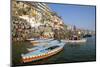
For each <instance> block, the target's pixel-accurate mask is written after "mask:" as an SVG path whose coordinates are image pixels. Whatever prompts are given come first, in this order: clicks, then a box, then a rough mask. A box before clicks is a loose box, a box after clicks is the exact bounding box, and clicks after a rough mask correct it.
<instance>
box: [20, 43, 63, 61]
mask: <svg viewBox="0 0 100 67" xmlns="http://www.w3.org/2000/svg"><path fill="white" fill-rule="evenodd" d="M64 45H65V43H64V42H61V43H59V44H56V43H55V45H54V44H52V45H49V46H47V47H45V48H42V47H41V49H38V50H35V51H31V52H29V53H26V54H22V55H21V56H22V60H23V62H24V63H26V62H32V61H36V60H39V59H43V58H47V57H49V56H52V55H54V54H56V53H58V52H60V51H61V50H62V49H63V47H64Z"/></svg>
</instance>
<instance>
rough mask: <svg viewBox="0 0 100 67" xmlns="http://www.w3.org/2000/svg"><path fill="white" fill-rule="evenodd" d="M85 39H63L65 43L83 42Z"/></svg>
mask: <svg viewBox="0 0 100 67" xmlns="http://www.w3.org/2000/svg"><path fill="white" fill-rule="evenodd" d="M86 41H87V39H81V40H64V42H66V43H84V42H86Z"/></svg>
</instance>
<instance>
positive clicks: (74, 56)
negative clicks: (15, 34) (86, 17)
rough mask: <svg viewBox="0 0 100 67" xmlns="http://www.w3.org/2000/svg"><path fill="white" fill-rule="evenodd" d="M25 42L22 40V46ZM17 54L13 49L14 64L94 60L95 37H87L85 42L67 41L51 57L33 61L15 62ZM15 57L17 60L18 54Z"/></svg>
mask: <svg viewBox="0 0 100 67" xmlns="http://www.w3.org/2000/svg"><path fill="white" fill-rule="evenodd" d="M22 44H23V43H22ZM25 44H26V43H25V42H24V47H27V45H25ZM21 47H23V46H21ZM28 47H29V45H28ZM30 47H31V46H30ZM23 49H24V48H23ZM13 50H14V49H13ZM24 51H25V50H24ZM18 52H19V50H18ZM17 54H18V53H17ZM17 54H16V50H15V53H14V51H13V62H14V63H13V64H14V65H33V64H51V63H69V62H81V61H95V60H96V44H95V37H90V38H87V42H86V43H79V44H76V43H74V44H70V43H67V44H66V45H65V46H64V50H63V51H61V52H59V53H58V54H56V55H54V56H51V57H48V58H45V59H42V60H38V61H35V62H30V63H24V64H23V63H20V62H17V61H15V57H16V56H17ZM16 58H17V59H18V60H20V58H18V56H17V57H16Z"/></svg>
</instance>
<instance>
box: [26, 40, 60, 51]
mask: <svg viewBox="0 0 100 67" xmlns="http://www.w3.org/2000/svg"><path fill="white" fill-rule="evenodd" d="M58 43H59V41H57V40H53V41H50V42H48V43H38V45H36V46H33V48H27V50H28V51H35V50H38V49H42V48H45V47H48V46H49V45H55V44H58Z"/></svg>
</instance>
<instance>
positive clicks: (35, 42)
mask: <svg viewBox="0 0 100 67" xmlns="http://www.w3.org/2000/svg"><path fill="white" fill-rule="evenodd" d="M52 40H53V39H38V40H31V41H30V42H31V43H32V44H33V45H36V44H39V43H44V42H49V41H52Z"/></svg>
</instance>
